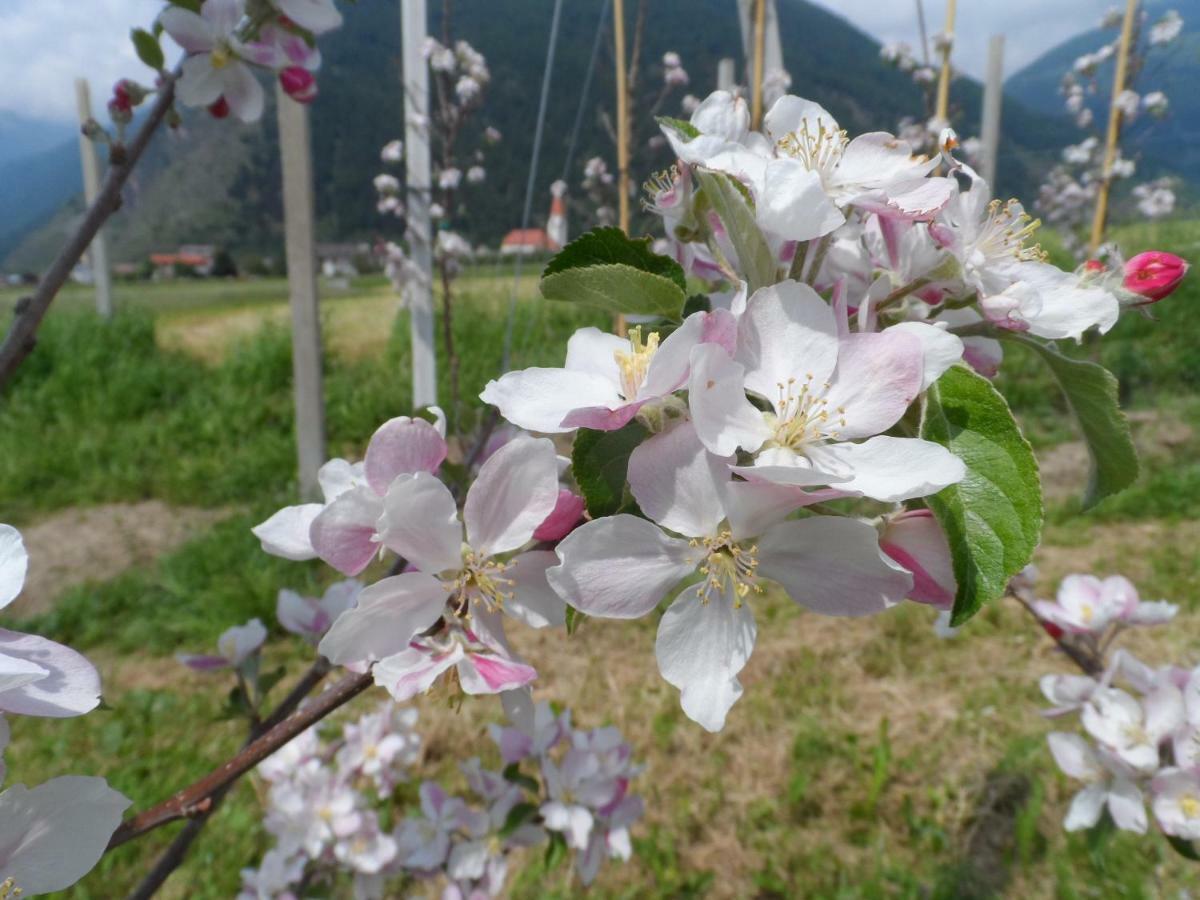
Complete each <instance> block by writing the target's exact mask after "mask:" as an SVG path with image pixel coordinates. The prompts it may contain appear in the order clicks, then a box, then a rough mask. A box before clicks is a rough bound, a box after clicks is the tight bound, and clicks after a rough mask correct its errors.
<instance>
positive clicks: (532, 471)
mask: <svg viewBox="0 0 1200 900" xmlns="http://www.w3.org/2000/svg"><path fill="white" fill-rule="evenodd" d="M557 460H558V455H557V454H556V453H555V452H554V444H553V443H551V441H550V439H549V438H531V437H527V436H522V437H519V438H517V439H515V440H513V441H510V442H509V443H507V444H505V445H504V446H503V447H501V448H500V449H499V450H497V451H496V452H495V453H493V454H492V455H491V456H490V457H488V461H487V462H485V463H484V464H483V465H482V466H481V467H480V469H479V475H478V476H477V477H476V479H475V483H474V484H472V485H471V488H470V490H469V491H467V500H466V503H465V504H464V506H463V521H464V522H466V526H467V543H468V544H470V545H471V548H472V549H473V550H474V551H475V552H476V553H479V554H482V555H484V556H491V555H492V554H494V553H507V552H509V551H510V550H516V549H517V548H518V547H520V546H521V545H523V544H526V543H528V542H529V540H530V538H532V537H533V533H534V531H536V530H537V527H538V526H539V525H541V524H542V522H544V521H546V517H547V516H549V515H550V513H552V512H553V511H554V506H555V504H556V503H557V502H558V461H557Z"/></svg>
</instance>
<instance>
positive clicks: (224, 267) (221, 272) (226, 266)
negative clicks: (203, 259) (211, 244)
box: [211, 247, 238, 278]
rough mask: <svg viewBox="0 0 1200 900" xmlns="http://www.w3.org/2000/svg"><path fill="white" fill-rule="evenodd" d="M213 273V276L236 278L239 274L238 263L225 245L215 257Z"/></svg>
mask: <svg viewBox="0 0 1200 900" xmlns="http://www.w3.org/2000/svg"><path fill="white" fill-rule="evenodd" d="M211 274H212V277H213V278H236V277H237V275H238V267H237V263H235V262H234V261H233V257H232V256H231V255H230V254H229V251H228V250H226V249H225V248H224V247H222V248H221V249H219V250H218V251H217V253H216V255H215V256H214V257H213V264H212V273H211Z"/></svg>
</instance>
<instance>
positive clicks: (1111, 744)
mask: <svg viewBox="0 0 1200 900" xmlns="http://www.w3.org/2000/svg"><path fill="white" fill-rule="evenodd" d="M1082 721H1083V727H1084V728H1085V729H1086V730H1087V732H1088V734H1090V735H1091V736H1092V737H1094V738H1095V739H1096V740H1097V741H1099V742H1100V743H1101V744H1102V745H1103V746H1104V747H1106V748H1107V749H1108V750H1110V751H1111V752H1112V753H1113V754H1114V755H1115V756H1116V757H1117V758H1119V759H1120V760H1121V761H1122V762H1124V763H1125V764H1126V765H1128V766H1130V767H1131V768H1132V769H1134V770H1136V771H1138V772H1141V773H1143V774H1147V775H1150V774H1153V773H1154V772H1155V771H1156V770H1157V769H1158V768H1159V765H1160V761H1159V750H1158V748H1159V745H1160V744H1162V743H1163V741H1165V740H1166V739H1167V738H1168V737H1170V736H1171V735H1172V734H1173V733H1174V732H1175V731H1176V730H1178V729H1179V727H1180V726H1181V725H1183V723H1184V705H1183V695H1182V694H1181V692H1180V690H1179V688H1177V687H1175V686H1174V685H1172V684H1161V685H1159V686H1158V687H1156V688H1155V689H1154V690H1153V691H1152V692H1151V693H1149V694H1148V695H1147V696H1146V697H1145V698H1143V700H1142V702H1141V703H1138V701H1137V700H1135V699H1134V698H1133V697H1131V696H1130V695H1129V694H1127V693H1125V691H1122V690H1120V689H1118V688H1105V687H1102V688H1098V689H1097V690H1096V691H1095V692H1094V693H1093V694H1092V696H1091V697H1090V698H1089V699H1088V701H1087V703H1085V704H1084V706H1083V715H1082Z"/></svg>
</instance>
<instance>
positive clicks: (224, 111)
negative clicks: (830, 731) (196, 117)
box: [208, 97, 229, 119]
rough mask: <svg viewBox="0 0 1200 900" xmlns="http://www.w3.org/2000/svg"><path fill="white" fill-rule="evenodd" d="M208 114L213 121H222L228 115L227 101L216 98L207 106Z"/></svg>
mask: <svg viewBox="0 0 1200 900" xmlns="http://www.w3.org/2000/svg"><path fill="white" fill-rule="evenodd" d="M208 113H209V115H211V116H212V117H213V118H214V119H223V118H225V117H226V116H227V115H229V101H228V100H226V99H225V98H224V97H218V98H217V99H216V100H214V101H213V102H212V103H210V104H209V106H208Z"/></svg>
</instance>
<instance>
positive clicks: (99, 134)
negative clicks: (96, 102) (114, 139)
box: [80, 118, 108, 141]
mask: <svg viewBox="0 0 1200 900" xmlns="http://www.w3.org/2000/svg"><path fill="white" fill-rule="evenodd" d="M80 131H82V132H83V136H84V137H85V138H87V139H88V140H89V141H102V140H104V139H105V138H106V137H108V132H106V131H105V130H104V127H103V126H102V125H101V124H100V123H99V122H97V121H96V120H95V119H90V118H89V119H88V120H87V121H86V122H84V123H83V125H82V127H81V128H80Z"/></svg>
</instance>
